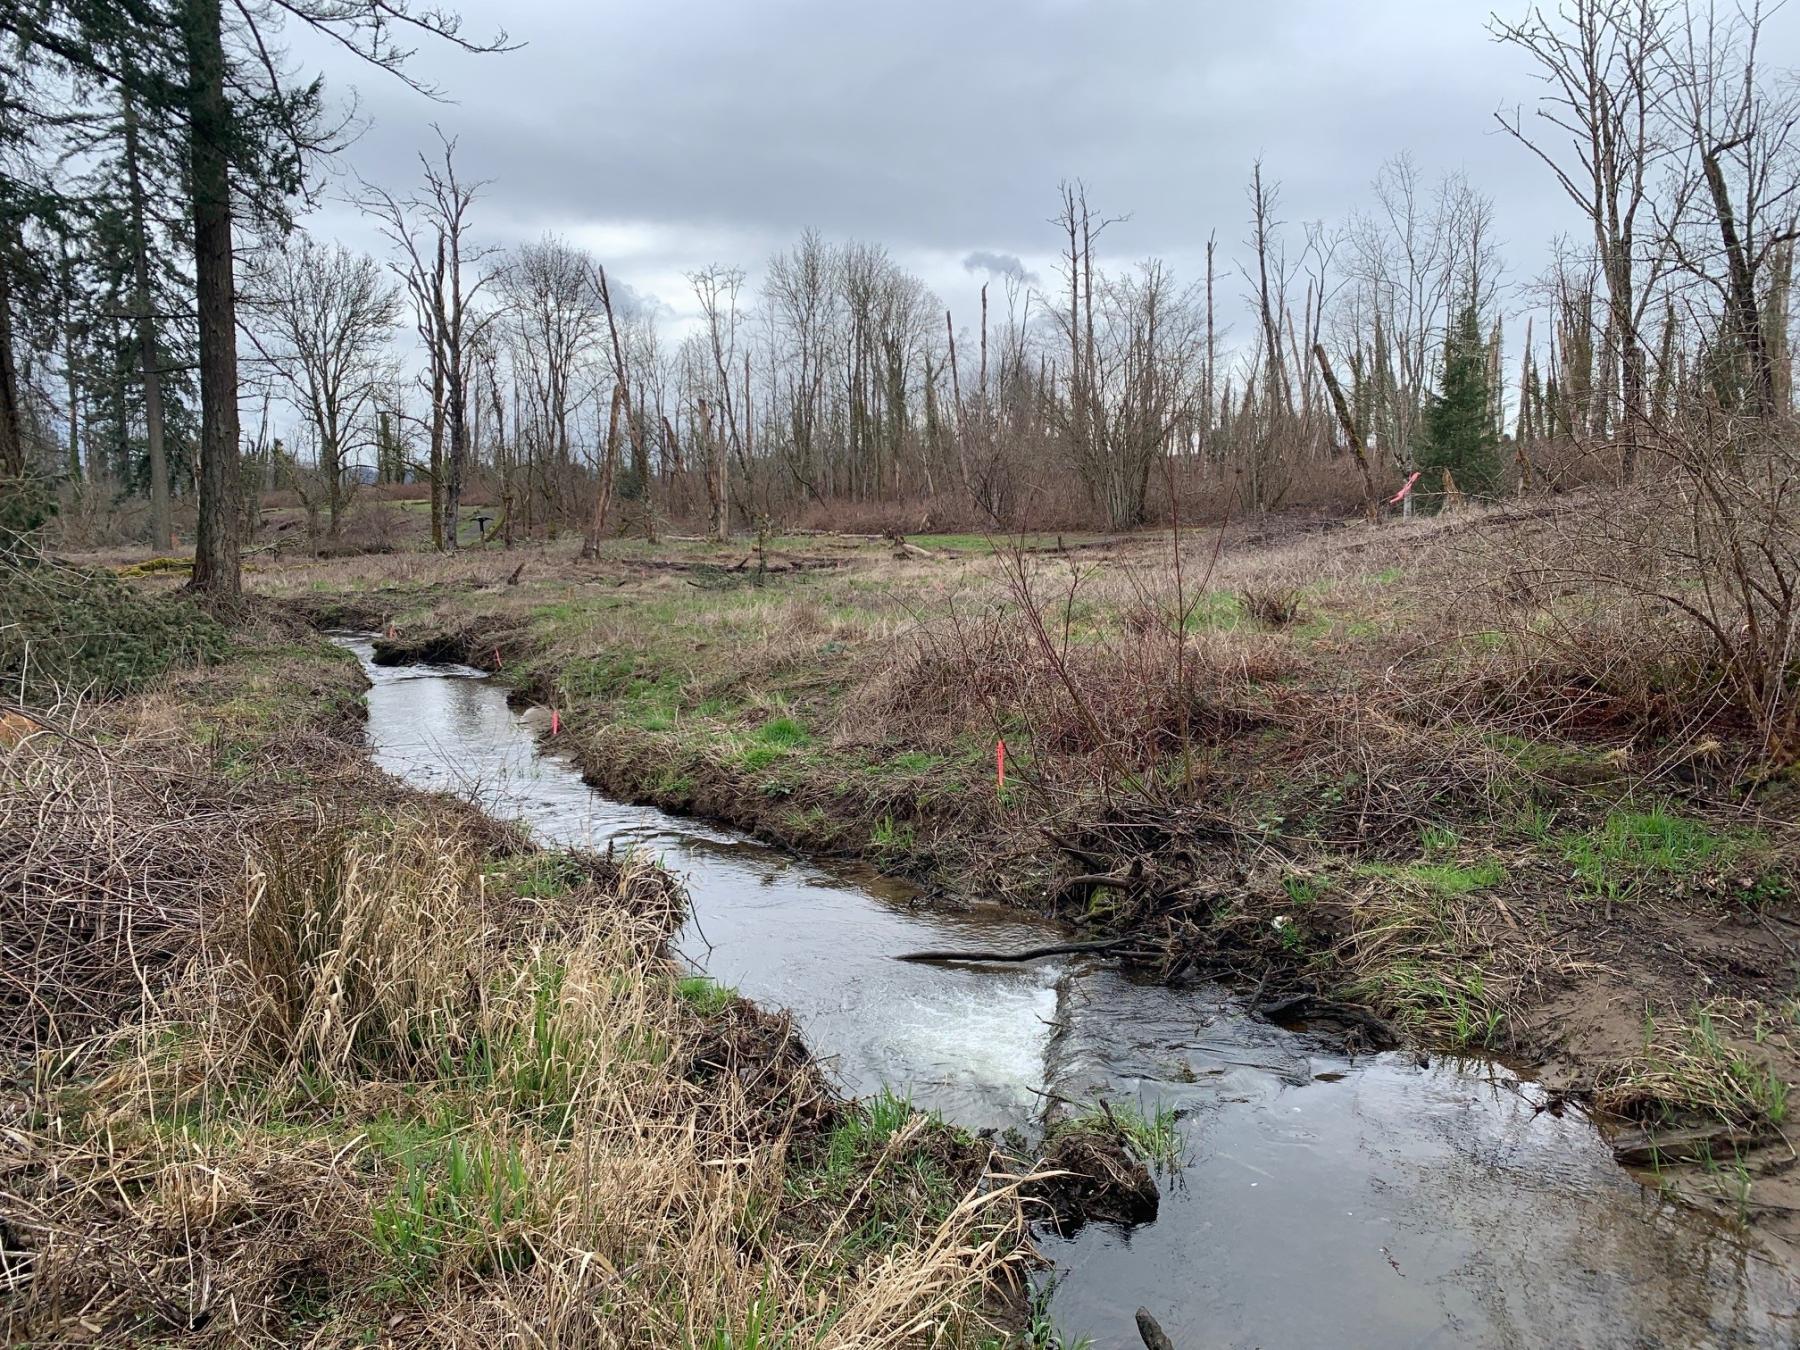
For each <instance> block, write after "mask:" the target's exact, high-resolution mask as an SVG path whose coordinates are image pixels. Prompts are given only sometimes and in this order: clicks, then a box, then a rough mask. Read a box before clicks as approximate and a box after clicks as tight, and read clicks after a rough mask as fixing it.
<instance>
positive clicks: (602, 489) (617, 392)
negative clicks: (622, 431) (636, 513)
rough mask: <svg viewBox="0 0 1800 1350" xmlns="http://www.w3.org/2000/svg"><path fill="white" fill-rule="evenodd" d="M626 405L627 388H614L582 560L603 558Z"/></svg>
mask: <svg viewBox="0 0 1800 1350" xmlns="http://www.w3.org/2000/svg"><path fill="white" fill-rule="evenodd" d="M624 402H625V386H624V385H622V384H615V385H613V395H612V411H611V412H610V413H609V414H608V415H607V419H606V451H605V458H604V459H602V460H601V462H600V484H599V490H598V491H597V492H596V493H595V494H594V514H593V516H592V517H591V518H590V520H589V522H588V531H587V537H586V538H584V539H583V540H582V541H581V556H582V557H583V558H598V557H599V556H600V540H601V537H602V536H603V535H604V534H605V533H606V514H607V512H608V511H609V510H610V509H611V507H612V494H613V480H614V479H615V478H616V477H617V474H618V465H619V409H620V407H621V406H622V405H623V404H624Z"/></svg>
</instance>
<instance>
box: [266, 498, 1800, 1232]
mask: <svg viewBox="0 0 1800 1350" xmlns="http://www.w3.org/2000/svg"><path fill="white" fill-rule="evenodd" d="M1591 516H1592V508H1591V507H1588V506H1586V505H1584V504H1583V503H1582V502H1580V501H1579V500H1574V501H1557V502H1551V503H1546V504H1543V505H1537V506H1532V507H1530V508H1511V509H1504V510H1496V511H1487V512H1480V511H1476V512H1469V513H1463V514H1460V515H1457V516H1452V517H1443V518H1438V519H1420V520H1417V521H1411V522H1391V523H1388V524H1385V525H1383V526H1381V527H1380V528H1378V529H1377V528H1373V527H1368V526H1365V525H1361V524H1349V525H1345V524H1342V523H1340V522H1326V521H1316V520H1310V519H1300V520H1282V519H1280V518H1275V519H1272V520H1269V521H1265V522H1261V523H1249V524H1234V525H1232V526H1230V527H1227V528H1225V529H1223V530H1209V531H1191V532H1188V533H1187V534H1185V535H1182V536H1180V537H1177V536H1175V535H1174V534H1172V533H1170V532H1164V533H1161V534H1150V535H1140V536H1132V537H1129V538H1119V539H1108V538H1095V537H1087V538H1072V537H1071V538H1063V539H1058V538H1056V537H1054V536H1051V537H1044V538H1036V537H1034V538H1029V539H1023V540H1006V539H989V538H983V537H967V538H964V537H946V538H935V537H933V538H926V537H920V538H915V539H909V540H907V541H905V543H904V544H897V543H896V542H895V541H892V540H883V539H878V538H869V537H864V536H833V535H806V536H794V537H786V538H776V539H768V540H765V541H763V542H762V543H761V545H758V544H756V543H754V542H743V541H739V542H735V543H729V542H728V543H727V544H724V545H717V544H707V543H705V542H703V541H698V540H691V539H675V540H664V541H661V542H659V543H656V544H647V543H645V542H643V541H639V540H613V541H609V542H608V543H607V544H606V545H605V547H604V549H603V556H602V557H601V558H600V559H598V560H596V561H588V562H583V561H580V560H578V559H577V557H576V555H575V542H574V541H567V542H566V543H559V544H555V545H551V546H548V547H538V548H533V549H524V548H521V549H517V550H511V551H508V550H503V549H501V548H499V547H497V546H495V547H490V548H486V549H470V550H465V551H464V552H463V553H462V554H461V555H459V556H456V557H451V558H445V557H440V556H437V555H428V554H423V553H417V552H399V553H395V554H392V555H388V556H383V557H379V558H373V557H364V558H340V559H331V560H313V559H302V558H280V559H278V560H269V561H266V562H262V561H259V562H258V563H257V565H256V571H255V574H254V576H253V577H252V578H251V581H250V584H251V585H252V586H253V587H254V589H255V591H256V592H257V594H258V595H259V596H262V597H265V598H267V599H268V600H271V601H277V602H280V603H281V604H283V605H285V606H288V607H290V608H291V609H293V610H295V611H298V612H301V613H304V614H307V615H309V616H310V617H311V618H312V619H313V620H314V621H315V622H319V623H342V624H356V625H363V626H367V627H372V628H376V629H379V630H381V631H383V632H388V631H389V630H390V629H391V636H390V637H389V638H388V639H387V641H386V643H385V650H386V651H387V653H388V655H389V657H390V658H391V659H406V658H408V657H418V656H438V657H454V658H455V659H458V660H463V661H468V662H471V663H473V664H477V665H482V666H486V667H490V668H494V667H498V668H500V669H501V670H503V672H504V673H505V674H506V676H507V677H508V678H509V679H510V680H512V681H514V682H515V684H516V685H517V687H518V689H519V690H520V691H521V696H522V697H526V698H529V699H531V700H534V701H537V702H540V703H546V704H552V705H554V706H555V707H557V709H558V710H559V713H560V717H561V722H562V725H563V727H564V728H565V730H564V736H565V743H566V745H567V747H568V748H569V749H570V751H571V752H572V753H573V754H574V755H576V757H577V758H578V760H579V762H580V764H581V765H582V767H583V770H584V772H585V773H586V774H587V776H588V777H589V778H590V780H591V781H593V782H595V783H596V784H598V785H600V786H602V787H603V788H605V789H607V790H608V791H611V792H613V793H615V794H617V795H620V796H624V797H630V798H635V799H639V800H646V801H651V802H654V803H657V804H659V805H663V806H666V807H671V808H675V809H678V810H684V811H690V812H696V813H700V814H705V815H708V816H713V817H717V818H721V819H724V820H728V821H730V822H732V823H735V824H737V825H740V826H743V827H745V828H748V829H751V830H753V831H755V832H757V833H759V834H761V835H763V836H765V837H768V838H771V839H774V840H777V841H781V842H784V843H788V844H790V845H793V846H795V847H798V848H804V849H810V850H818V851H823V852H832V853H841V854H848V855H854V856H857V857H860V858H864V859H868V860H871V861H873V862H875V863H876V864H878V865H880V866H882V867H884V868H887V869H889V870H892V871H895V872H899V873H904V874H907V875H910V876H913V877H915V878H918V879H920V880H923V881H925V882H927V883H930V884H932V885H934V886H936V887H937V888H938V889H939V890H940V891H942V892H944V893H947V894H950V895H957V894H977V893H978V894H984V895H997V896H1002V897H1005V898H1008V899H1010V900H1012V901H1013V902H1015V903H1017V904H1020V905H1025V906H1029V907H1032V908H1035V909H1038V910H1042V911H1046V912H1051V913H1054V914H1057V915H1058V916H1060V917H1062V918H1063V919H1065V920H1067V921H1068V922H1070V923H1071V924H1074V925H1076V926H1078V927H1081V928H1085V929H1089V930H1094V931H1096V932H1100V933H1108V934H1122V935H1126V936H1129V937H1130V938H1132V939H1133V945H1132V946H1131V947H1130V948H1129V949H1128V953H1127V954H1128V955H1131V956H1132V957H1133V958H1134V959H1136V960H1138V961H1140V962H1142V963H1144V964H1146V965H1148V966H1150V967H1152V968H1155V969H1158V970H1160V971H1161V972H1163V973H1164V974H1165V975H1168V976H1169V977H1171V978H1181V977H1182V976H1183V975H1184V974H1186V973H1189V972H1195V971H1198V972H1208V973H1218V974H1227V975H1231V974H1236V975H1239V976H1241V977H1242V978H1243V979H1244V980H1245V981H1246V982H1248V983H1250V984H1252V985H1254V986H1255V988H1256V990H1257V991H1258V994H1259V996H1260V997H1262V998H1263V999H1264V1000H1265V1001H1266V1002H1268V1003H1270V1004H1271V1005H1272V1006H1274V1007H1277V1008H1286V1009H1288V1010H1290V1011H1305V1012H1309V1013H1310V1014H1311V1015H1313V1016H1321V1015H1331V1014H1333V1013H1334V1012H1335V1013H1337V1014H1338V1015H1341V1016H1342V1017H1343V1018H1344V1020H1345V1023H1346V1025H1349V1026H1351V1027H1352V1028H1353V1029H1354V1030H1355V1031H1356V1034H1360V1035H1364V1036H1369V1037H1374V1038H1378V1039H1380V1038H1385V1037H1387V1036H1390V1035H1391V1036H1394V1037H1397V1038H1399V1039H1402V1040H1405V1041H1411V1042H1414V1043H1417V1044H1419V1045H1422V1046H1426V1047H1441V1048H1445V1049H1457V1050H1461V1049H1469V1050H1479V1051H1485V1052H1494V1053H1501V1054H1505V1055H1509V1056H1512V1057H1515V1058H1517V1059H1519V1060H1522V1061H1524V1062H1526V1063H1528V1064H1529V1065H1531V1066H1533V1068H1534V1069H1535V1070H1536V1071H1537V1072H1538V1073H1539V1074H1541V1075H1542V1076H1543V1077H1544V1078H1545V1079H1546V1080H1547V1081H1548V1082H1549V1083H1550V1084H1552V1085H1553V1086H1554V1087H1556V1088H1557V1089H1559V1090H1562V1091H1566V1092H1568V1093H1571V1094H1574V1095H1576V1096H1578V1097H1580V1098H1581V1099H1583V1100H1587V1101H1590V1102H1592V1103H1594V1104H1596V1105H1598V1106H1600V1107H1602V1108H1605V1109H1608V1110H1610V1111H1612V1112H1613V1113H1615V1114H1616V1115H1617V1117H1618V1118H1620V1119H1621V1120H1625V1121H1630V1122H1633V1123H1634V1125H1635V1126H1637V1127H1643V1128H1645V1129H1648V1130H1650V1131H1651V1132H1652V1134H1653V1135H1656V1136H1658V1137H1660V1138H1662V1139H1664V1140H1666V1141H1667V1148H1666V1149H1665V1148H1663V1147H1661V1146H1659V1145H1658V1144H1656V1143H1654V1142H1652V1143H1650V1144H1649V1145H1647V1146H1639V1145H1638V1144H1636V1143H1632V1142H1631V1141H1635V1140H1636V1139H1637V1136H1636V1135H1635V1134H1632V1133H1629V1132H1628V1134H1627V1136H1626V1137H1625V1140H1626V1142H1625V1143H1624V1144H1622V1147H1627V1152H1630V1153H1631V1155H1632V1156H1634V1157H1636V1158H1638V1159H1640V1160H1642V1159H1643V1158H1650V1159H1651V1160H1652V1162H1653V1164H1654V1165H1656V1166H1658V1167H1660V1168H1662V1169H1663V1171H1664V1174H1665V1178H1666V1183H1667V1184H1668V1185H1670V1186H1672V1187H1680V1188H1684V1189H1686V1190H1687V1191H1688V1192H1689V1193H1690V1194H1692V1195H1694V1196H1695V1197H1696V1198H1700V1199H1703V1200H1706V1199H1712V1200H1716V1201H1718V1202H1719V1203H1720V1204H1722V1205H1723V1206H1725V1207H1726V1208H1728V1209H1730V1210H1732V1211H1733V1212H1734V1213H1741V1214H1743V1215H1746V1216H1748V1217H1749V1218H1751V1219H1752V1220H1753V1221H1755V1222H1757V1223H1758V1224H1759V1225H1761V1226H1763V1227H1764V1228H1766V1229H1767V1230H1768V1231H1770V1232H1771V1233H1773V1234H1775V1235H1776V1236H1777V1237H1778V1238H1781V1237H1784V1236H1785V1237H1787V1238H1791V1237H1792V1236H1793V1234H1794V1231H1795V1230H1794V1219H1793V1216H1794V1214H1795V1213H1796V1211H1795V1209H1794V1208H1793V1207H1792V1206H1793V1203H1794V1201H1795V1199H1796V1194H1795V1186H1796V1177H1795V1172H1794V1168H1793V1154H1792V1151H1791V1150H1790V1149H1788V1147H1787V1145H1786V1142H1785V1141H1786V1137H1787V1134H1786V1132H1787V1130H1788V1128H1789V1120H1788V1091H1789V1085H1790V1084H1793V1083H1795V1082H1797V1081H1800V1050H1797V1048H1796V1042H1797V1039H1800V984H1797V982H1796V947H1797V945H1800V911H1797V909H1796V893H1795V888H1796V869H1795V849H1796V838H1795V832H1794V826H1793V820H1794V817H1795V803H1796V801H1800V794H1797V791H1796V789H1797V786H1800V784H1797V780H1796V776H1795V771H1794V769H1793V767H1792V765H1791V763H1790V762H1789V761H1787V760H1786V759H1784V758H1782V757H1781V756H1779V755H1771V754H1769V753H1767V750H1766V746H1761V745H1759V743H1758V742H1757V741H1756V738H1755V736H1754V734H1753V733H1754V728H1751V727H1749V726H1748V725H1747V723H1746V722H1745V720H1744V718H1743V717H1742V716H1741V715H1740V714H1739V712H1738V711H1737V709H1736V708H1735V707H1734V705H1733V702H1732V700H1731V698H1730V696H1729V691H1728V690H1724V689H1722V686H1721V684H1720V682H1719V681H1718V679H1717V678H1716V676H1715V673H1714V672H1713V669H1712V667H1711V666H1710V664H1709V660H1708V657H1707V654H1706V651H1705V649H1704V644H1703V643H1701V642H1700V641H1699V640H1698V639H1697V638H1696V636H1695V634H1694V632H1693V631H1691V630H1690V629H1688V628H1687V627H1684V626H1683V625H1681V624H1679V623H1678V622H1675V621H1674V620H1673V619H1672V618H1671V616H1670V614H1669V613H1668V612H1666V611H1665V610H1660V609H1658V608H1656V607H1655V606H1653V605H1651V604H1650V603H1649V602H1645V603H1643V604H1641V605H1640V604H1632V603H1627V602H1626V601H1623V600H1621V599H1620V598H1619V596H1618V595H1617V594H1614V593H1605V592H1602V591H1601V590H1600V589H1598V588H1597V587H1595V586H1593V585H1591V584H1588V583H1587V582H1586V581H1585V580H1584V577H1583V573H1582V571H1581V569H1580V567H1579V558H1578V557H1577V556H1575V550H1577V549H1578V547H1579V540H1580V538H1581V536H1582V532H1583V531H1584V530H1586V529H1589V528H1591V527H1592V524H1593V522H1592V519H1591ZM1002 741H1004V743H1005V747H1006V781H1005V783H1004V785H1002V784H1001V783H1000V782H999V781H998V767H999V766H998V764H997V750H998V744H999V743H1000V742H1002ZM1352 1010H1354V1011H1352ZM1365 1012H1366V1013H1372V1014H1374V1017H1375V1019H1378V1020H1376V1021H1371V1020H1369V1019H1368V1018H1366V1017H1364V1016H1363V1013H1365ZM1377 1028H1378V1029H1377ZM1627 1145H1628V1146H1627ZM1683 1157H1685V1158H1687V1159H1688V1160H1689V1161H1688V1163H1685V1164H1684V1163H1683V1162H1682V1161H1681V1159H1682V1158H1683ZM1696 1158H1704V1159H1706V1160H1710V1161H1712V1162H1713V1163H1714V1164H1715V1165H1714V1166H1713V1167H1710V1168H1708V1167H1705V1166H1702V1165H1698V1164H1694V1163H1693V1160H1694V1159H1696ZM1720 1158H1723V1159H1725V1160H1726V1161H1725V1165H1724V1166H1723V1167H1720V1166H1718V1165H1717V1163H1718V1159H1720Z"/></svg>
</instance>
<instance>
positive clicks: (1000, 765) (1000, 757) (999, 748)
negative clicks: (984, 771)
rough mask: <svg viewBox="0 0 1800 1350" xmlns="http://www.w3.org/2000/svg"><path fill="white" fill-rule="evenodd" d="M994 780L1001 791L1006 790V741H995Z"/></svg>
mask: <svg viewBox="0 0 1800 1350" xmlns="http://www.w3.org/2000/svg"><path fill="white" fill-rule="evenodd" d="M994 781H995V785H996V786H997V787H998V788H999V790H1000V791H1002V792H1004V791H1005V790H1006V742H1005V741H995V742H994Z"/></svg>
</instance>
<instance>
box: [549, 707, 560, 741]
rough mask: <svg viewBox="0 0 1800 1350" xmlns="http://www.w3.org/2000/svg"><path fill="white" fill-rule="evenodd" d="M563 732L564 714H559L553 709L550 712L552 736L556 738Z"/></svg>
mask: <svg viewBox="0 0 1800 1350" xmlns="http://www.w3.org/2000/svg"><path fill="white" fill-rule="evenodd" d="M561 731H562V714H560V713H559V712H557V711H556V709H555V708H552V709H551V710H550V734H551V735H552V736H555V735H558V734H560V733H561Z"/></svg>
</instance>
